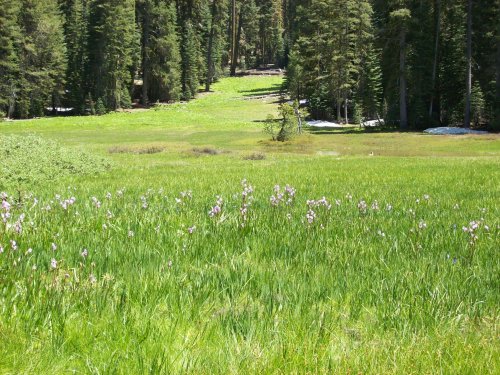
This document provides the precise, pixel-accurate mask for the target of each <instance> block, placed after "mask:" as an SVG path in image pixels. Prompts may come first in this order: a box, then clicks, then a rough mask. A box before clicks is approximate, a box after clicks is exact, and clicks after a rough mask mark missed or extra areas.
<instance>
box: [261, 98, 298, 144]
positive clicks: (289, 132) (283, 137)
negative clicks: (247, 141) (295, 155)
mask: <svg viewBox="0 0 500 375" xmlns="http://www.w3.org/2000/svg"><path fill="white" fill-rule="evenodd" d="M279 112H280V115H281V119H280V120H275V119H274V117H273V116H272V115H269V116H267V119H266V121H265V125H264V132H266V133H267V134H269V135H270V136H271V138H272V140H273V141H279V142H285V141H289V140H290V139H292V137H293V136H294V135H295V134H297V130H298V126H299V123H298V119H297V115H296V114H295V108H294V107H293V106H291V105H290V104H288V103H283V104H281V105H280V107H279Z"/></svg>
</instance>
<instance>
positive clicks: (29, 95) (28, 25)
mask: <svg viewBox="0 0 500 375" xmlns="http://www.w3.org/2000/svg"><path fill="white" fill-rule="evenodd" d="M19 25H20V29H21V32H22V37H21V41H20V49H19V61H20V70H19V71H20V75H19V81H18V84H19V90H18V93H17V95H16V104H15V105H16V108H15V113H16V115H17V116H18V117H21V118H26V117H33V116H42V115H43V114H44V112H45V109H46V108H47V107H56V106H57V105H59V104H60V101H61V96H62V94H63V89H64V81H65V74H66V64H67V60H66V46H65V41H64V34H63V22H62V17H61V14H60V12H59V8H58V4H57V1H56V0H22V2H21V10H20V15H19Z"/></svg>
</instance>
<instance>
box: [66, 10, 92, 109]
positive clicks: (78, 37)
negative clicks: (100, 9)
mask: <svg viewBox="0 0 500 375" xmlns="http://www.w3.org/2000/svg"><path fill="white" fill-rule="evenodd" d="M63 10H64V13H65V15H66V17H65V19H66V20H65V23H64V30H65V40H66V46H67V54H68V69H67V73H66V88H67V92H68V93H67V95H66V99H67V104H68V106H70V107H73V108H74V112H75V113H78V114H83V113H85V109H86V108H85V107H86V106H85V98H86V96H87V93H88V92H89V87H88V81H87V76H86V74H85V73H86V68H87V64H88V22H89V20H88V2H87V0H73V1H67V2H65V3H64V7H63Z"/></svg>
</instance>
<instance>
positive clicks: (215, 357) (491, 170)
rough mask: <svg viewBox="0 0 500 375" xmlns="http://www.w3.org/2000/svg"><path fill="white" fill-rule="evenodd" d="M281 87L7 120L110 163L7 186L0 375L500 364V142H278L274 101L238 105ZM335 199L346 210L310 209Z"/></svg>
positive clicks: (225, 87) (226, 83)
mask: <svg viewBox="0 0 500 375" xmlns="http://www.w3.org/2000/svg"><path fill="white" fill-rule="evenodd" d="M267 79H268V78H266V79H264V78H255V77H252V78H244V79H227V80H223V81H222V82H220V83H219V84H218V85H216V86H214V89H215V90H216V92H215V93H212V94H209V95H207V96H203V97H202V98H200V99H199V100H198V101H194V102H191V103H189V104H178V105H175V106H173V107H169V108H168V109H162V110H158V111H154V110H152V111H148V112H140V113H132V114H128V113H127V114H113V115H108V116H104V117H94V118H66V119H41V120H35V121H26V122H15V123H8V124H7V125H1V126H0V136H1V134H7V133H18V134H19V133H20V134H23V133H37V134H41V135H42V136H44V137H46V138H50V139H55V140H58V141H59V142H61V143H62V144H64V145H66V146H68V147H76V146H78V147H81V146H83V147H85V148H86V149H87V150H90V151H93V152H96V153H98V154H100V155H105V156H106V157H107V158H109V159H112V160H113V169H112V170H111V171H110V172H108V173H105V174H101V175H99V176H80V177H72V178H68V177H65V178H61V179H57V180H53V181H44V182H41V183H34V184H32V185H31V186H28V187H27V188H25V189H24V193H22V199H21V201H20V202H19V200H18V192H17V189H16V188H15V186H5V187H4V189H5V190H6V191H7V193H8V194H9V198H8V199H6V200H5V201H6V202H10V203H11V204H12V207H11V208H10V209H9V212H10V214H11V216H10V217H9V218H7V219H6V223H8V224H9V225H12V226H9V227H8V228H7V226H6V225H5V224H3V223H0V245H2V247H3V253H1V254H0V339H1V342H2V345H1V346H0V372H2V373H15V374H17V373H47V374H53V373H68V372H70V373H71V372H73V371H74V372H76V373H95V374H98V373H120V374H131V373H134V374H136V373H182V372H187V373H195V374H200V373H221V374H226V373H241V374H247V373H377V374H380V373H393V374H401V373H415V374H417V373H429V374H431V373H432V374H434V373H460V374H462V373H479V374H483V373H497V372H498V369H499V368H500V364H499V360H498V358H499V357H500V350H499V349H500V342H499V332H498V319H499V310H498V309H499V302H500V301H499V293H498V290H499V286H500V284H499V277H498V275H499V274H500V261H499V258H498V248H499V234H498V230H499V225H500V220H499V217H500V210H499V205H498V202H499V200H500V189H499V181H500V168H499V167H500V159H499V157H498V156H499V150H500V145H499V141H498V138H497V137H496V136H488V137H431V136H423V135H420V134H397V133H387V134H380V133H377V134H365V133H357V132H356V133H352V134H308V135H305V136H303V137H299V138H297V139H295V140H294V141H292V142H290V143H288V144H284V145H281V144H280V145H276V144H272V143H269V142H267V140H266V137H265V135H264V134H263V133H262V132H261V130H260V129H261V127H262V126H261V124H260V123H259V122H253V121H254V120H260V119H263V118H265V117H266V115H267V113H269V112H272V111H274V110H275V107H276V104H275V103H274V104H272V103H271V102H272V100H270V101H269V102H267V103H264V102H262V99H258V100H241V99H240V98H241V96H242V95H245V94H246V95H248V94H249V93H243V92H241V91H244V90H245V91H250V93H254V94H258V95H261V94H262V93H265V92H268V91H269V90H267V88H269V87H270V86H271V85H273V84H278V83H279V79H276V78H272V81H267ZM252 90H253V91H252ZM272 90H275V88H272ZM272 90H271V91H272ZM239 91H240V93H238V92H239ZM273 100H274V99H273ZM154 147H156V148H154ZM113 148H115V149H113ZM196 148H198V151H195V150H194V149H196ZM204 148H207V149H209V150H216V151H217V152H208V151H207V152H203V149H204ZM150 149H154V150H159V149H161V151H159V152H154V153H149V152H142V153H141V152H139V151H140V150H150ZM110 150H111V151H112V152H110ZM113 150H115V151H116V150H122V151H123V150H124V151H123V152H113ZM200 150H201V151H200ZM251 152H260V153H262V154H263V155H265V158H264V159H263V160H245V156H248V155H249V154H250V153H251ZM371 152H373V154H374V155H373V156H369V154H370V153H371ZM433 156H440V157H438V158H436V157H433ZM244 178H246V179H247V181H248V183H249V184H251V185H252V187H253V192H252V193H250V195H251V196H253V200H252V201H251V204H250V206H249V207H248V208H247V209H248V213H247V215H246V220H244V218H243V217H242V215H241V211H240V210H241V208H242V204H243V203H245V202H248V200H247V201H245V202H243V201H242V191H243V187H242V185H241V180H242V179H244ZM276 184H279V185H280V186H281V190H282V189H283V188H284V187H285V185H286V184H289V185H290V186H292V187H294V188H295V189H296V195H295V198H294V199H293V202H291V204H289V205H286V204H285V203H284V202H283V203H281V204H280V205H278V206H273V205H272V202H271V196H273V195H274V196H275V198H276V197H277V195H276V192H275V190H274V187H275V185H276ZM189 191H190V192H191V195H192V198H189V197H188V196H186V194H184V196H183V194H181V193H182V192H189ZM108 193H109V194H108ZM56 195H59V196H60V197H59V198H57V197H56ZM218 195H219V196H221V197H222V199H223V201H224V204H223V205H222V207H221V208H222V212H221V213H220V214H217V215H214V217H210V215H209V212H210V210H211V209H212V208H213V207H214V205H215V204H216V201H217V196H218ZM323 196H324V197H325V199H326V200H327V201H328V205H331V208H330V209H328V208H327V207H324V206H318V207H313V205H310V206H308V205H307V200H313V199H314V200H320V199H322V197H323ZM71 197H75V198H76V201H75V202H74V204H70V203H68V202H65V200H66V199H70V198H71ZM35 198H36V199H37V203H36V204H35ZM97 202H98V203H97ZM363 202H364V203H363ZM64 205H66V209H65V208H64V207H63V206H64ZM365 205H366V208H365ZM48 206H50V209H48ZM310 209H312V210H313V211H314V214H315V218H314V219H313V221H312V223H309V222H308V216H306V215H308V211H309V210H310ZM6 212H7V210H6V208H4V209H3V210H2V213H4V214H5V213H6ZM23 213H24V214H25V217H24V219H23V221H22V223H21V226H22V232H21V233H17V232H16V226H15V224H16V222H18V221H19V217H20V215H21V214H23ZM309 215H310V213H309ZM309 217H310V216H309ZM473 221H474V222H476V223H477V226H478V227H477V228H475V224H474V223H472V222H473ZM242 224H244V225H242ZM463 227H465V229H467V231H465V230H464V228H463ZM472 227H474V228H473V229H472V234H471V231H470V228H472ZM191 232H192V233H191ZM475 236H477V238H475ZM11 240H12V241H16V244H15V246H16V247H17V250H14V249H13V246H12V243H11ZM52 244H54V245H55V247H56V249H55V250H53V246H52ZM30 248H31V249H32V251H31V252H28V249H30ZM84 249H86V250H87V253H84ZM52 260H55V261H56V262H57V265H56V267H55V268H53V267H52V265H53V263H52ZM34 266H35V267H34Z"/></svg>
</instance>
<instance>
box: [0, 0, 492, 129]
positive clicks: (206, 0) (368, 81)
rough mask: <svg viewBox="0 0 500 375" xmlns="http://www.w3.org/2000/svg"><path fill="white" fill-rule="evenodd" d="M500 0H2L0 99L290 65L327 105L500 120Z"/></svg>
mask: <svg viewBox="0 0 500 375" xmlns="http://www.w3.org/2000/svg"><path fill="white" fill-rule="evenodd" d="M499 20H500V2H499V1H497V0H463V1H459V0H429V1H422V0H418V1H417V0H388V1H382V0H371V1H369V0H16V1H13V0H0V112H1V113H3V114H4V115H6V116H8V117H13V118H30V117H35V116H41V115H43V114H44V113H47V111H50V109H51V108H54V109H55V108H57V107H65V108H73V112H74V113H76V114H89V113H91V114H93V113H97V114H101V113H105V112H108V111H113V110H116V109H119V108H127V107H130V106H131V105H132V103H133V101H134V100H137V101H139V102H141V103H142V104H143V105H149V104H151V103H155V102H171V101H177V100H189V99H191V98H193V97H194V96H195V94H196V93H197V92H198V90H199V89H200V86H201V85H203V86H204V88H205V90H207V91H208V90H210V85H211V84H212V83H213V82H215V81H216V80H218V79H219V78H220V77H221V76H223V75H224V74H230V75H235V74H236V73H237V71H238V70H241V69H247V68H255V67H263V66H270V65H273V66H275V67H280V68H285V69H286V75H287V76H286V78H287V79H286V84H287V87H288V90H289V93H290V95H291V96H292V98H294V99H307V100H308V103H309V110H310V112H311V114H312V116H313V117H315V118H329V119H336V120H339V121H341V120H344V121H350V122H353V121H360V120H361V119H362V118H367V119H368V118H369V119H376V118H384V119H385V121H386V123H392V124H395V125H398V126H400V127H401V128H408V127H411V128H422V127H428V126H430V125H437V124H441V125H460V124H462V125H465V126H469V125H488V126H490V127H497V128H498V127H500V113H499V111H500V105H499V103H500V87H499V75H500V38H499V36H500V21H499Z"/></svg>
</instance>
